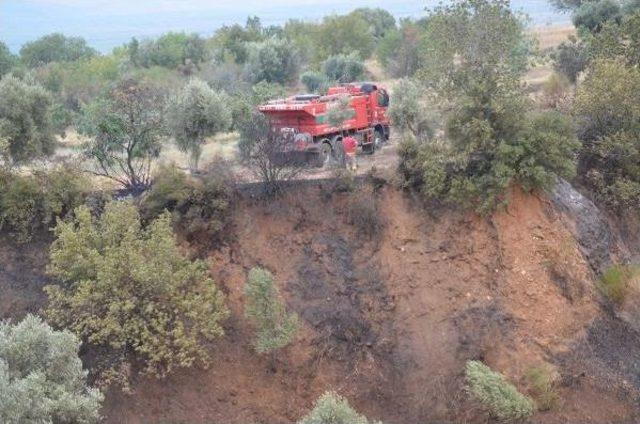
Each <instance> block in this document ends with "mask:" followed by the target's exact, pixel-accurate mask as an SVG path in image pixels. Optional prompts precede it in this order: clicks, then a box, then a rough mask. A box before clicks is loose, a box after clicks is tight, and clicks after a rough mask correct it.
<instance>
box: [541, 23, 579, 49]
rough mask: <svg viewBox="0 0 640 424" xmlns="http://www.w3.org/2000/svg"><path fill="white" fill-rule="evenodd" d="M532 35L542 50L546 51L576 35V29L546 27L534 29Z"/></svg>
mask: <svg viewBox="0 0 640 424" xmlns="http://www.w3.org/2000/svg"><path fill="white" fill-rule="evenodd" d="M531 34H533V35H534V36H535V37H536V38H537V39H538V47H539V48H540V50H543V51H544V50H547V49H551V48H554V47H557V46H558V45H560V43H562V42H563V41H565V40H567V39H568V38H569V36H570V35H575V34H576V29H575V28H574V26H573V25H561V26H544V27H538V28H534V29H532V30H531Z"/></svg>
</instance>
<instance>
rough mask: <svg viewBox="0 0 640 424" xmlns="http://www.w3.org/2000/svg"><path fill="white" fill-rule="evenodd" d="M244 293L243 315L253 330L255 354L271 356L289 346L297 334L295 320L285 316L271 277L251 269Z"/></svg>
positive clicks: (260, 269) (295, 317)
mask: <svg viewBox="0 0 640 424" xmlns="http://www.w3.org/2000/svg"><path fill="white" fill-rule="evenodd" d="M244 293H245V296H246V300H245V314H246V316H247V317H249V318H251V319H252V320H253V322H254V324H255V326H256V340H255V349H256V351H257V352H258V353H266V352H273V351H275V350H278V349H281V348H283V347H285V346H286V345H288V344H289V343H291V341H292V340H293V338H294V337H295V335H296V332H297V331H298V317H297V315H295V314H288V313H287V311H286V308H285V305H284V303H283V302H282V300H281V299H280V295H279V292H278V288H277V287H276V286H275V283H274V281H273V276H272V275H271V273H270V272H269V271H267V270H264V269H262V268H253V269H252V270H251V271H249V276H248V278H247V283H246V284H245V287H244Z"/></svg>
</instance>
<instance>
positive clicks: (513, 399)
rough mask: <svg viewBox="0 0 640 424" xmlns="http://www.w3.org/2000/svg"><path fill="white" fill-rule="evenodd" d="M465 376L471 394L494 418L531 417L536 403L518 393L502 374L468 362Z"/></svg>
mask: <svg viewBox="0 0 640 424" xmlns="http://www.w3.org/2000/svg"><path fill="white" fill-rule="evenodd" d="M465 376H466V379H467V383H468V384H469V390H470V392H471V394H472V395H473V396H474V397H475V398H476V399H478V400H479V401H480V403H482V404H483V405H484V406H485V407H486V408H487V410H488V411H489V412H490V413H491V415H492V416H494V417H496V418H498V419H500V420H505V421H507V420H518V419H523V418H527V417H529V416H531V415H532V414H533V412H534V403H533V400H532V399H531V398H529V397H528V396H525V395H523V394H521V393H520V392H518V389H516V387H515V386H513V385H512V384H511V383H509V382H507V381H506V380H505V378H504V377H503V376H502V374H500V373H497V372H494V371H492V370H491V368H489V367H487V366H486V365H484V364H483V363H482V362H478V361H468V362H467V365H466V369H465Z"/></svg>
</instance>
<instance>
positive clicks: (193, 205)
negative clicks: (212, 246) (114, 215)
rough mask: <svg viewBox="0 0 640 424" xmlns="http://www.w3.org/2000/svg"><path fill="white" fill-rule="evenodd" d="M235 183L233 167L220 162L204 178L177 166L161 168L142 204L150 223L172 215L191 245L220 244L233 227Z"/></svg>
mask: <svg viewBox="0 0 640 424" xmlns="http://www.w3.org/2000/svg"><path fill="white" fill-rule="evenodd" d="M235 189H236V187H235V181H234V178H233V173H232V171H231V169H230V165H229V164H228V163H227V162H225V161H224V160H222V159H216V160H215V161H214V162H213V163H212V164H211V165H210V167H209V168H208V170H207V171H206V173H204V175H202V177H201V178H198V179H192V178H189V177H187V176H186V175H185V174H184V172H182V171H180V170H179V169H177V168H176V167H175V166H165V167H161V168H160V169H159V170H158V171H157V172H156V177H155V178H154V180H153V184H152V185H151V188H150V189H149V191H148V192H147V193H146V194H145V195H144V197H143V198H142V200H141V203H140V209H141V212H142V216H143V217H144V219H145V220H146V221H150V220H153V219H155V218H157V217H159V216H160V215H161V214H162V213H163V212H164V211H165V210H167V211H169V212H171V216H172V221H173V225H174V228H175V229H176V231H178V232H179V233H181V234H183V235H184V236H185V237H186V238H187V240H190V241H205V240H206V241H207V242H209V243H210V242H212V241H219V240H221V239H223V238H225V236H226V229H227V228H228V226H229V225H230V224H231V215H232V211H233V205H234V201H235Z"/></svg>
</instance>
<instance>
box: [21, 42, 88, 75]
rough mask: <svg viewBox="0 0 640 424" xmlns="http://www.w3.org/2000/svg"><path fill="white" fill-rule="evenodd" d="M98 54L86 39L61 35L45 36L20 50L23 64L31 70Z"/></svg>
mask: <svg viewBox="0 0 640 424" xmlns="http://www.w3.org/2000/svg"><path fill="white" fill-rule="evenodd" d="M96 54H97V52H96V50H94V49H93V48H91V47H89V46H88V45H87V42H86V40H85V39H84V38H81V37H67V36H65V35H64V34H61V33H54V34H49V35H45V36H43V37H41V38H38V39H37V40H35V41H31V42H29V43H26V44H25V45H23V46H22V48H21V49H20V58H21V59H22V63H24V64H25V65H27V66H29V67H31V68H34V67H37V66H42V65H46V64H47V63H51V62H72V61H75V60H79V59H85V58H89V57H93V56H95V55H96Z"/></svg>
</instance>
